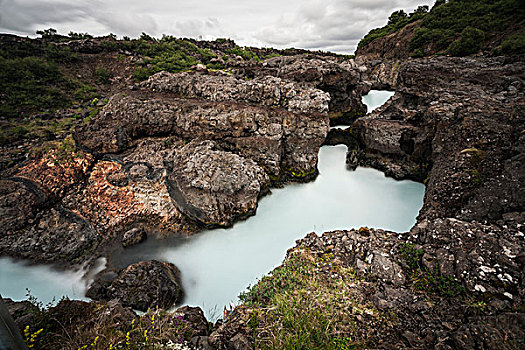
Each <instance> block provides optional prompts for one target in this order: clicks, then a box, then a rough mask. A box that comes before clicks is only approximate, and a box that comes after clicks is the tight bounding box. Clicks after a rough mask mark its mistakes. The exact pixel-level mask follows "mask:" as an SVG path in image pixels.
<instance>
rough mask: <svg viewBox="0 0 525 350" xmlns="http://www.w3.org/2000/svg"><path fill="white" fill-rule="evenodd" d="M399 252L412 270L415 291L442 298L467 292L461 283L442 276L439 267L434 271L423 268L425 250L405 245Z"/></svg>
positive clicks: (412, 245) (408, 244)
mask: <svg viewBox="0 0 525 350" xmlns="http://www.w3.org/2000/svg"><path fill="white" fill-rule="evenodd" d="M399 251H400V253H401V257H402V258H403V260H404V261H405V262H406V264H407V265H408V266H409V267H410V269H411V270H412V272H411V279H412V285H413V287H414V289H416V290H420V291H424V292H427V293H429V294H436V295H439V296H442V297H453V296H457V295H459V294H462V293H464V292H465V289H464V288H463V286H462V285H461V284H460V283H459V282H457V281H456V280H455V279H454V278H453V277H451V276H445V275H442V274H441V273H440V272H439V271H438V268H437V266H436V267H435V268H434V269H433V270H429V269H427V268H426V267H423V264H422V263H421V258H422V257H423V255H424V254H425V252H424V250H423V249H416V246H415V245H414V244H410V243H404V244H402V245H401V247H400V248H399Z"/></svg>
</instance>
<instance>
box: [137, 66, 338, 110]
mask: <svg viewBox="0 0 525 350" xmlns="http://www.w3.org/2000/svg"><path fill="white" fill-rule="evenodd" d="M142 86H143V87H148V88H150V89H152V90H154V91H170V92H173V93H175V94H177V95H180V96H184V97H198V98H204V99H206V100H209V101H235V102H245V103H251V104H254V103H256V104H260V105H263V106H268V107H271V106H274V107H284V108H286V109H288V110H290V111H295V112H301V113H327V112H328V103H329V101H330V95H328V94H327V93H325V92H323V91H320V90H318V89H314V88H311V87H308V86H304V85H300V84H297V83H293V82H287V81H284V80H282V79H279V78H276V77H271V76H266V77H260V78H255V79H253V80H240V79H237V78H235V77H233V76H213V75H205V74H192V73H186V72H183V73H177V74H172V73H168V72H159V73H157V74H155V75H152V76H151V77H150V78H148V80H147V81H145V82H144V83H142Z"/></svg>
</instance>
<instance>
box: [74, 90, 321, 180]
mask: <svg viewBox="0 0 525 350" xmlns="http://www.w3.org/2000/svg"><path fill="white" fill-rule="evenodd" d="M327 132H328V118H327V117H326V116H323V115H316V114H313V115H310V114H297V113H291V112H288V111H286V110H284V109H281V108H262V107H256V106H251V105H238V104H236V103H215V102H208V101H202V100H182V99H176V98H166V97H164V98H162V97H160V96H156V95H148V97H146V98H144V97H133V96H123V95H116V96H114V97H113V98H112V99H111V100H110V101H109V103H108V104H107V105H106V106H105V107H104V109H103V110H102V112H101V113H100V114H99V115H98V116H97V118H96V119H95V120H93V122H92V124H90V125H89V126H87V127H85V128H84V129H82V130H81V131H79V132H78V133H77V134H76V135H75V138H76V141H77V142H78V143H79V144H80V145H81V146H82V147H86V148H88V149H89V150H91V151H93V152H96V153H121V152H123V151H125V150H127V149H128V148H130V147H133V145H134V141H136V140H137V139H140V138H143V137H145V136H164V135H173V136H177V137H178V138H181V139H184V140H193V139H197V140H207V139H208V140H216V141H217V142H219V143H220V144H221V145H222V147H223V148H224V149H226V150H229V151H232V152H234V153H237V154H239V155H241V156H243V157H245V158H251V159H253V160H255V161H256V162H257V163H258V164H259V165H260V166H262V167H263V168H264V169H265V170H266V171H267V172H268V173H269V174H272V175H278V174H279V173H281V172H284V171H286V170H289V169H292V170H293V171H294V172H297V173H305V172H310V171H312V170H313V169H314V168H315V165H316V164H317V150H318V147H319V146H320V145H321V144H322V143H323V141H324V138H325V137H326V133H327ZM169 142H175V140H173V141H169ZM150 143H151V142H150ZM157 147H158V146H157ZM147 157H148V158H150V157H152V155H147Z"/></svg>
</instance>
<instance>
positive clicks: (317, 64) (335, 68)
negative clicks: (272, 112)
mask: <svg viewBox="0 0 525 350" xmlns="http://www.w3.org/2000/svg"><path fill="white" fill-rule="evenodd" d="M361 68H363V69H365V70H366V68H365V67H360V66H359V65H358V64H356V62H355V61H353V60H348V61H343V62H340V61H338V60H337V59H335V58H332V57H329V56H319V55H311V54H310V55H298V56H279V57H273V58H270V59H267V60H265V61H264V62H263V63H262V64H260V63H252V64H251V65H249V66H247V67H244V68H243V70H242V74H243V75H247V76H249V77H265V76H268V75H270V76H274V77H278V78H280V79H284V80H287V81H295V82H299V83H304V84H308V85H310V86H312V87H315V88H316V89H319V90H322V91H325V92H327V93H329V94H330V104H329V111H330V112H331V113H339V114H341V115H343V113H344V115H347V116H348V115H364V114H365V112H366V106H365V105H363V103H362V101H361V98H362V96H363V94H366V93H367V92H368V90H369V89H370V87H369V86H368V85H367V83H365V82H364V81H363V79H362V70H361ZM331 118H332V116H331Z"/></svg>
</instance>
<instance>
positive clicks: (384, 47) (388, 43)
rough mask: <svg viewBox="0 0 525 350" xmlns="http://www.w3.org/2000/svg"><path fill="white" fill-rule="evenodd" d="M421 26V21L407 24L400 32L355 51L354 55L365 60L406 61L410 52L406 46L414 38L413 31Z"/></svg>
mask: <svg viewBox="0 0 525 350" xmlns="http://www.w3.org/2000/svg"><path fill="white" fill-rule="evenodd" d="M420 26H421V20H418V21H415V22H412V23H410V24H407V25H406V26H405V27H404V28H402V29H401V30H400V31H398V32H395V33H392V34H388V35H385V36H384V37H381V38H377V39H374V40H372V41H371V42H369V43H368V44H367V45H365V46H363V47H360V48H358V49H357V51H356V53H355V55H356V57H358V58H359V59H366V60H369V61H370V60H396V59H408V58H409V57H410V54H411V52H410V50H409V48H408V44H409V43H410V40H411V39H412V38H413V37H414V33H415V30H416V29H417V28H419V27H420Z"/></svg>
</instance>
